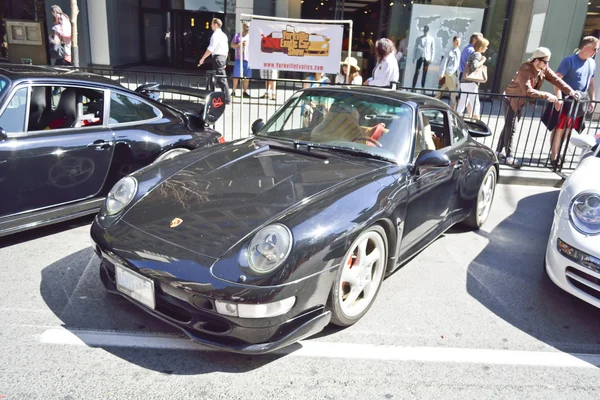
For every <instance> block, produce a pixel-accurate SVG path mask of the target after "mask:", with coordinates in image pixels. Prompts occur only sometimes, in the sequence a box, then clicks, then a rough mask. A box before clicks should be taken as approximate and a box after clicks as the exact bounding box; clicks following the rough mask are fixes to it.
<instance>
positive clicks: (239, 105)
mask: <svg viewBox="0 0 600 400" xmlns="http://www.w3.org/2000/svg"><path fill="white" fill-rule="evenodd" d="M86 70H87V71H89V72H93V73H96V74H99V75H103V76H105V77H108V78H110V79H113V80H116V81H118V82H119V83H121V84H122V85H123V86H125V87H128V88H130V89H135V88H136V87H138V86H139V85H142V84H144V83H148V82H157V83H160V84H168V85H181V86H187V87H194V88H200V89H209V90H214V88H215V76H214V71H209V72H208V73H207V74H206V76H200V75H197V74H192V73H176V74H175V73H162V72H147V71H135V70H114V69H103V68H88V69H86ZM246 80H248V81H249V92H250V95H251V97H250V98H245V97H241V94H242V87H243V86H242V84H243V82H242V80H240V81H239V83H238V87H237V96H236V97H232V102H231V104H229V105H228V107H227V109H226V112H225V114H224V116H223V117H221V119H220V120H219V121H217V123H216V124H215V126H214V128H215V129H216V130H218V131H219V132H221V133H222V134H223V135H224V136H225V138H226V140H235V139H240V138H243V137H247V136H248V135H250V132H251V126H252V123H253V122H254V121H255V120H257V119H259V118H261V119H263V120H267V119H268V118H269V117H271V116H272V115H273V114H274V113H275V111H277V109H278V108H279V107H280V106H281V105H282V104H283V103H284V102H285V101H287V100H288V99H289V98H290V97H291V96H292V95H293V94H294V93H295V92H296V91H297V90H299V89H301V88H302V87H303V86H304V85H308V84H310V83H311V82H310V81H301V80H295V79H275V80H273V81H275V82H276V97H275V100H273V99H271V98H269V97H263V95H264V94H266V92H267V91H266V82H267V81H266V80H263V79H255V78H247V79H246ZM228 81H229V83H230V88H232V86H231V78H229V80H228ZM327 85H334V84H333V83H327ZM217 90H218V89H217ZM397 90H401V91H409V92H414V93H420V94H425V95H429V96H435V95H440V96H441V100H442V101H445V102H447V103H449V102H450V95H451V94H452V93H455V94H459V95H460V96H469V95H471V96H474V95H475V93H470V92H462V93H461V92H458V91H454V92H453V91H446V90H445V91H439V90H435V89H413V88H408V87H398V88H397ZM478 95H479V99H480V110H481V111H480V113H479V119H480V120H482V121H483V122H485V123H486V124H487V125H488V126H489V127H490V129H491V130H492V132H493V135H492V136H490V137H487V138H483V139H478V140H479V141H480V142H482V143H484V144H486V145H488V146H490V147H492V148H493V149H496V146H497V144H498V141H499V139H500V135H501V133H502V130H503V127H504V119H505V107H504V106H503V102H504V101H505V100H504V99H506V98H507V96H504V95H502V94H494V93H487V92H486V93H479V94H478ZM173 96H174V97H173V98H175V99H177V100H190V101H195V99H193V98H189V97H186V96H183V95H182V96H179V95H173ZM175 96H176V97H175ZM511 98H516V99H519V98H518V97H514V96H513V97H511ZM521 99H523V100H525V105H524V107H523V109H522V111H521V118H520V123H519V124H517V129H516V131H515V133H514V139H513V140H514V142H513V143H514V146H513V147H514V154H513V156H514V157H515V158H517V159H519V160H521V165H522V166H528V167H536V168H540V167H541V168H550V169H552V170H554V171H561V170H563V169H572V168H575V167H576V165H577V162H578V160H579V156H580V150H579V149H576V148H575V147H574V146H570V145H568V143H569V138H570V136H571V134H575V131H572V129H571V128H572V127H573V125H574V123H575V118H572V117H574V116H576V115H578V116H579V115H580V118H581V119H582V120H583V122H584V124H585V129H584V130H583V131H582V133H584V134H589V135H597V134H598V133H600V132H599V130H600V120H599V118H598V116H597V115H596V114H595V113H594V112H593V111H591V110H592V109H593V108H595V106H596V103H597V102H591V101H579V102H575V103H574V106H573V107H570V112H569V114H568V117H569V118H567V124H566V127H565V134H564V135H563V136H564V137H563V139H562V141H561V142H560V151H559V154H560V158H559V160H560V162H559V164H558V165H551V164H550V163H549V162H548V161H549V158H550V157H549V156H550V149H551V142H550V140H551V135H552V133H551V132H550V131H549V130H548V129H547V128H546V125H545V124H544V123H543V122H542V119H541V118H542V114H543V112H544V110H545V109H546V106H547V102H546V101H545V100H534V99H529V98H524V97H523V98H521ZM563 102H564V101H561V104H562V103H563ZM568 103H570V102H568ZM580 111H581V112H580ZM598 111H599V112H600V108H599V109H598ZM552 116H554V117H556V116H558V112H556V111H555V112H554V114H553V115H552ZM464 117H465V118H469V117H470V116H469V115H466V110H465V114H464Z"/></svg>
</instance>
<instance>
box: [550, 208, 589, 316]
mask: <svg viewBox="0 0 600 400" xmlns="http://www.w3.org/2000/svg"><path fill="white" fill-rule="evenodd" d="M558 239H560V240H562V241H563V242H565V243H566V244H568V245H569V246H571V247H573V248H575V249H577V250H579V251H581V252H583V253H586V254H589V255H591V256H594V257H600V254H599V253H600V251H599V250H600V236H586V235H583V234H581V233H579V232H577V231H576V230H575V229H574V228H573V226H572V225H571V223H570V222H569V220H568V219H564V218H560V217H559V216H555V217H554V221H553V223H552V230H551V231H550V238H549V239H548V245H547V248H546V272H547V273H548V276H549V277H550V279H551V280H552V281H553V282H554V283H555V284H556V285H557V286H558V287H560V288H561V289H563V290H565V291H566V292H568V293H570V294H572V295H573V296H576V297H578V298H580V299H581V300H583V301H585V302H587V303H590V304H592V305H593V306H595V307H598V308H600V269H595V268H592V267H586V266H583V265H581V264H580V263H578V262H576V261H574V260H572V259H570V258H567V257H565V256H564V255H562V254H561V253H560V252H559V251H558V248H557V243H558Z"/></svg>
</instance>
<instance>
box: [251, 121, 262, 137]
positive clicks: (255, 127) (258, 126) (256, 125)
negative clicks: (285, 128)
mask: <svg viewBox="0 0 600 400" xmlns="http://www.w3.org/2000/svg"><path fill="white" fill-rule="evenodd" d="M263 126H265V122H264V121H263V120H262V118H261V119H257V120H256V121H254V122H253V123H252V133H253V134H255V135H256V134H257V133H258V132H260V130H261V129H262V128H263Z"/></svg>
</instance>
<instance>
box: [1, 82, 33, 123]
mask: <svg viewBox="0 0 600 400" xmlns="http://www.w3.org/2000/svg"><path fill="white" fill-rule="evenodd" d="M27 90H28V88H26V87H24V88H21V89H19V90H17V92H16V93H15V94H14V96H13V97H12V99H11V100H10V102H9V103H8V106H7V107H6V109H4V112H3V113H2V116H0V127H1V128H3V129H4V130H5V131H6V132H7V133H22V132H24V131H25V115H26V114H27Z"/></svg>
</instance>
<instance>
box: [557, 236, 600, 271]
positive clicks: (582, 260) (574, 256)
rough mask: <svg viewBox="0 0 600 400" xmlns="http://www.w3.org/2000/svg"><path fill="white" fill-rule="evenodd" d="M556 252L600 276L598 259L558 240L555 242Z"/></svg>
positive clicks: (599, 260)
mask: <svg viewBox="0 0 600 400" xmlns="http://www.w3.org/2000/svg"><path fill="white" fill-rule="evenodd" d="M556 244H557V247H558V252H559V253H560V254H562V255H563V256H565V257H567V258H568V259H570V260H572V261H575V262H576V263H577V264H579V265H582V266H584V267H586V268H588V269H590V270H592V271H594V272H596V273H599V274H600V259H599V258H598V257H594V256H592V255H589V254H587V253H585V252H583V251H581V250H578V249H576V248H575V247H573V246H571V245H569V244H567V243H565V242H563V241H562V240H561V239H560V238H559V239H558V240H557V243H556Z"/></svg>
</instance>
